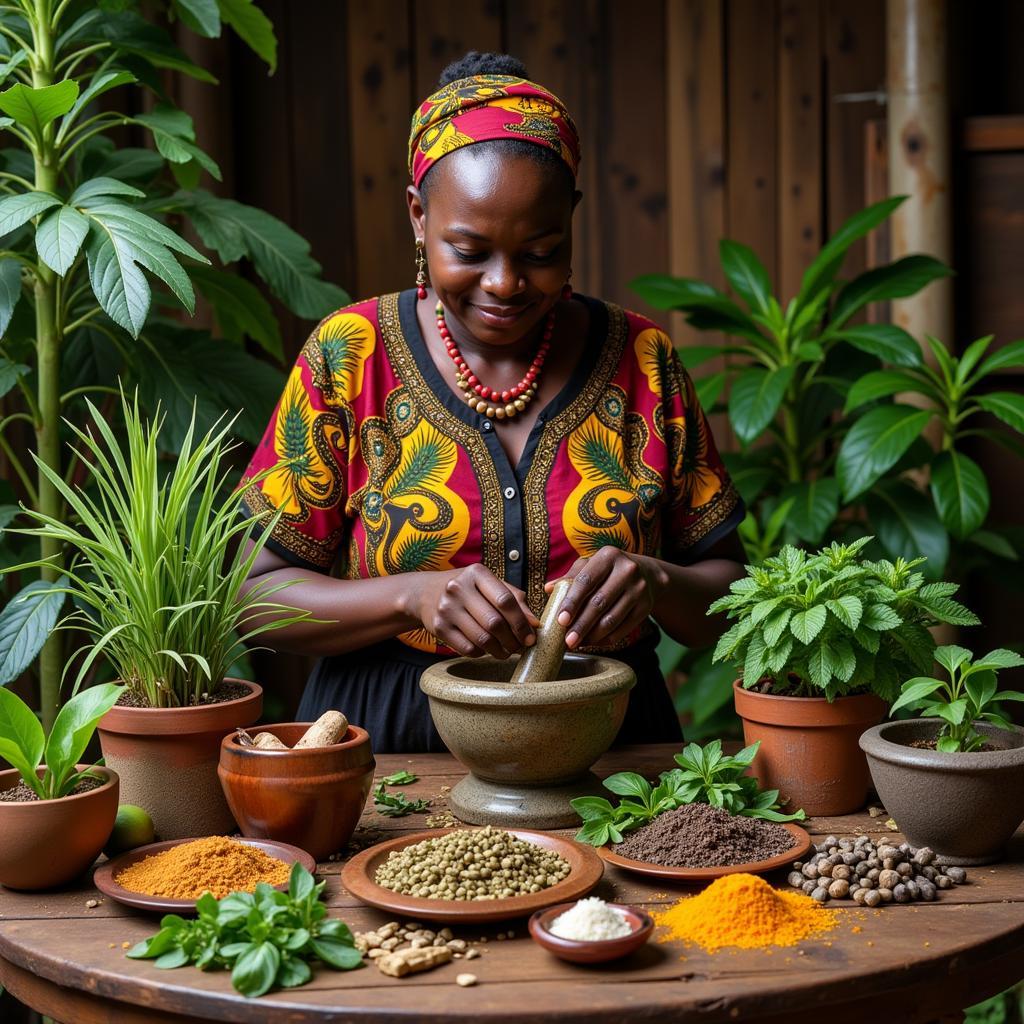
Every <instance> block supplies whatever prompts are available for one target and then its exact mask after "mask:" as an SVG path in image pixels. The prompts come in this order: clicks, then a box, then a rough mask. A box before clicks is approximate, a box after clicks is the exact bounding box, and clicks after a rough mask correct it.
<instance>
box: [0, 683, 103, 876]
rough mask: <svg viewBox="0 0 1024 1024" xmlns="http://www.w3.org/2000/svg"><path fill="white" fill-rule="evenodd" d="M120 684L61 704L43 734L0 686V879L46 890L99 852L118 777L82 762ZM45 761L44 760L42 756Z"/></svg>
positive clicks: (97, 688)
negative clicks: (1, 767)
mask: <svg viewBox="0 0 1024 1024" xmlns="http://www.w3.org/2000/svg"><path fill="white" fill-rule="evenodd" d="M120 693H121V687H120V686H116V685H115V684H113V683H105V684H103V685H102V686H94V687H92V688H91V689H88V690H83V691H82V692H81V693H79V694H78V695H77V696H75V697H72V699H71V700H69V701H68V702H67V704H65V705H64V707H62V708H61V710H60V713H59V714H58V715H57V718H56V720H55V721H54V723H53V728H52V729H51V730H50V735H49V737H47V736H46V735H45V734H44V732H43V727H42V726H41V725H40V724H39V720H38V719H37V718H36V716H35V714H34V713H33V711H32V710H31V709H30V708H29V707H28V705H27V704H26V703H25V702H24V701H23V700H21V698H20V697H18V696H17V695H16V694H14V693H13V692H12V691H10V690H8V689H5V688H4V687H2V686H0V757H2V758H3V759H4V760H6V761H7V762H9V763H10V764H12V765H13V766H14V767H13V768H11V769H10V770H9V771H3V772H0V836H2V837H3V838H2V840H0V884H3V885H6V886H7V887H8V888H10V889H47V888H50V887H51V886H55V885H61V884H63V883H64V882H69V881H70V880H71V879H73V878H75V877H77V876H78V875H80V874H81V873H82V872H83V871H84V870H85V869H86V868H87V867H89V865H90V864H92V862H93V861H94V860H95V859H96V856H97V855H98V854H99V852H100V850H102V849H103V844H104V843H106V841H107V838H108V836H109V835H110V830H111V829H112V828H113V827H114V818H115V817H116V816H117V798H118V778H117V775H116V774H115V773H114V772H113V771H111V770H110V769H109V768H105V767H99V766H96V765H93V766H90V765H85V764H79V763H78V762H79V761H80V759H81V758H82V755H83V754H84V753H85V748H86V747H87V746H88V744H89V740H90V739H92V734H93V732H94V731H95V729H96V725H97V723H98V722H99V720H100V719H101V718H102V717H103V716H104V715H105V714H106V713H107V712H108V711H109V710H110V709H111V708H112V707H113V706H114V703H115V702H116V701H117V698H118V696H119V695H120ZM44 761H45V763H44Z"/></svg>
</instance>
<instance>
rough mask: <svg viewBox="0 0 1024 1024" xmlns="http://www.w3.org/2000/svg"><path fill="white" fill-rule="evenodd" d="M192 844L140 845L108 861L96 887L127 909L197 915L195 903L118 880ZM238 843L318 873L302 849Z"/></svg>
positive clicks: (97, 873)
mask: <svg viewBox="0 0 1024 1024" xmlns="http://www.w3.org/2000/svg"><path fill="white" fill-rule="evenodd" d="M233 838H234V837H233ZM191 842H193V840H191V839H170V840H168V841H167V842H164V843H150V844H149V845H148V846H140V847H138V849H135V850H129V851H128V852H127V853H122V854H121V855H120V856H118V857H115V858H114V859H113V860H108V861H105V862H104V863H103V864H101V865H100V866H99V867H98V868H97V869H96V871H95V873H94V874H93V876H92V884H93V885H95V886H96V888H97V889H99V891H100V892H101V893H103V895H104V896H109V897H110V898H111V899H112V900H117V902H118V903H123V904H125V906H128V907H136V908H137V909H138V910H152V911H158V912H161V913H171V914H189V913H193V912H194V911H195V909H196V901H195V900H172V899H168V898H167V897H166V896H147V895H146V894H145V893H141V892H133V891H132V890H131V889H126V888H125V887H124V886H122V885H118V884H117V882H115V881H114V878H115V877H116V876H117V875H119V874H120V873H121V872H122V871H124V869H125V868H127V867H131V865H132V864H135V863H137V862H138V861H140V860H143V859H144V858H146V857H152V856H153V854H155V853H163V852H164V850H169V849H171V847H173V846H181V844H182V843H191ZM235 842H236V843H245V845H246V846H255V847H256V848H257V849H259V850H262V851H263V852H264V853H265V854H267V855H268V856H271V857H274V858H276V859H277V860H283V861H284V862H285V863H286V864H287V865H288V866H289V867H291V865H292V864H294V863H295V862H296V861H298V862H299V863H300V864H301V865H302V866H303V867H304V868H306V869H307V870H308V871H316V861H315V860H313V858H312V857H311V856H310V855H309V854H308V853H306V851H305V850H300V849H299V848H298V847H297V846H289V845H288V844H287V843H275V842H272V841H271V840H269V839H238V838H235ZM274 888H275V889H280V890H281V891H282V892H283V891H284V890H286V889H287V888H288V883H287V882H284V883H282V884H281V885H275V886H274Z"/></svg>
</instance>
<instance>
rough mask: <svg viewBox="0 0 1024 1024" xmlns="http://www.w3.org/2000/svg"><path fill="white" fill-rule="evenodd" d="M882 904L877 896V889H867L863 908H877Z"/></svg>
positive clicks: (880, 898)
mask: <svg viewBox="0 0 1024 1024" xmlns="http://www.w3.org/2000/svg"><path fill="white" fill-rule="evenodd" d="M881 902H882V897H881V896H879V895H878V890H877V889H869V890H868V891H867V892H866V893H864V906H866V907H877V906H878V904H879V903H881Z"/></svg>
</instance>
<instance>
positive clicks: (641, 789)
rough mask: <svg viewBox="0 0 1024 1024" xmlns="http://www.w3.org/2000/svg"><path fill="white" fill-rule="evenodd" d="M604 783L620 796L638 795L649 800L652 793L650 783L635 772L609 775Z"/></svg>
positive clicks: (605, 786) (606, 787)
mask: <svg viewBox="0 0 1024 1024" xmlns="http://www.w3.org/2000/svg"><path fill="white" fill-rule="evenodd" d="M602 785H603V786H604V788H605V789H608V790H611V792H613V793H616V794H618V795H619V796H638V797H640V799H641V800H647V798H648V797H649V796H650V795H651V785H650V783H649V782H648V781H647V780H646V779H645V778H644V777H643V776H642V775H637V774H636V773H635V772H618V773H616V774H615V775H609V776H608V778H607V779H605V780H604V782H603V783H602Z"/></svg>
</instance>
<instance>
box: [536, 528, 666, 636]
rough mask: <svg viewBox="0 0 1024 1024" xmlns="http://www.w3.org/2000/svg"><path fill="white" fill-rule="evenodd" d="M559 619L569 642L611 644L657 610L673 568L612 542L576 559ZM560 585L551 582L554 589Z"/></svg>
mask: <svg viewBox="0 0 1024 1024" xmlns="http://www.w3.org/2000/svg"><path fill="white" fill-rule="evenodd" d="M566 576H570V577H573V584H572V586H571V587H570V588H569V593H568V594H567V595H566V597H565V599H564V600H563V601H562V608H561V611H560V612H559V613H558V621H559V623H560V624H561V625H563V626H566V627H567V629H566V636H565V644H566V646H567V647H568V648H569V649H570V650H572V649H574V648H576V647H579V646H580V645H581V644H584V643H585V644H588V645H591V646H593V645H596V644H602V645H606V646H611V645H613V644H616V643H618V642H619V641H620V640H624V639H626V637H628V636H629V634H630V633H632V632H633V630H634V629H636V628H637V626H639V625H640V623H642V622H643V621H644V619H646V618H647V616H648V615H650V614H651V612H652V611H653V609H654V605H655V599H656V597H657V594H658V592H659V590H660V589H661V588H663V587H665V586H667V585H668V582H669V577H668V573H667V572H666V571H665V570H664V569H663V568H662V567H661V566H660V565H659V564H658V561H657V560H656V559H653V558H647V557H645V556H643V555H631V554H628V553H627V552H625V551H622V550H621V549H620V548H616V547H612V546H611V545H608V546H606V547H603V548H601V550H600V551H598V552H597V554H596V555H591V556H590V557H589V558H580V559H577V560H576V563H575V564H574V565H573V567H572V568H571V569H570V570H569V571H568V572H567V573H566ZM553 585H554V581H552V582H551V583H549V584H548V585H547V586H548V589H550V588H551V587H552V586H553Z"/></svg>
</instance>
